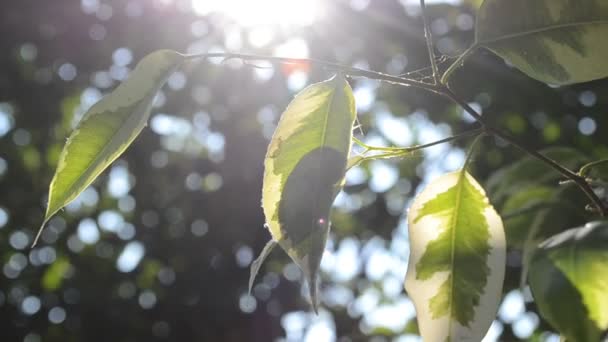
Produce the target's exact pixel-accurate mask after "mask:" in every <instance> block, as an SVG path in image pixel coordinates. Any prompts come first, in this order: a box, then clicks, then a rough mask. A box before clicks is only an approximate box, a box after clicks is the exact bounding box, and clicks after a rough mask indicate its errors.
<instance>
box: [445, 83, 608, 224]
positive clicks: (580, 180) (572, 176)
mask: <svg viewBox="0 0 608 342" xmlns="http://www.w3.org/2000/svg"><path fill="white" fill-rule="evenodd" d="M440 92H441V93H443V94H444V95H445V96H447V97H448V98H449V99H451V100H452V101H454V102H455V103H457V104H458V105H460V107H462V108H463V109H464V110H465V111H466V112H467V113H469V114H470V115H471V116H473V117H474V118H475V120H477V121H478V122H479V123H481V124H482V125H483V126H484V128H485V130H486V132H487V133H488V134H491V135H494V136H496V137H499V138H501V139H503V140H505V141H507V142H508V143H509V144H511V145H513V146H515V147H517V148H518V149H520V150H522V151H524V152H526V153H528V154H529V155H531V156H532V157H534V158H536V159H538V160H540V161H542V162H544V163H545V164H547V165H549V166H550V167H552V168H553V169H554V170H556V171H557V172H559V173H560V174H562V175H563V176H564V177H566V178H568V179H569V180H571V181H572V182H574V183H575V184H576V185H578V187H579V188H581V190H582V191H583V192H584V193H585V194H586V195H587V197H589V199H590V200H591V201H592V202H593V205H594V206H595V207H596V209H597V211H598V213H599V214H600V215H602V216H606V215H607V214H608V211H607V210H606V208H605V207H604V204H603V202H602V200H601V199H600V198H599V197H598V196H597V195H596V194H595V192H594V191H593V188H591V185H589V183H587V181H586V180H585V178H584V177H581V176H579V175H578V174H576V173H575V172H573V171H571V170H569V169H567V168H565V167H564V166H562V165H561V164H559V163H558V162H556V161H554V160H552V159H550V158H548V157H546V156H545V155H543V154H541V153H539V152H538V151H536V150H534V149H531V148H529V147H527V146H525V145H523V144H522V143H520V142H519V141H517V140H516V139H515V138H513V137H512V136H511V135H509V134H507V133H505V132H503V131H501V130H499V129H498V128H495V127H493V126H491V125H489V124H488V123H487V121H486V120H485V119H484V117H483V116H482V115H481V114H479V113H478V112H477V111H476V110H475V109H473V107H471V106H470V105H469V104H468V103H466V102H464V101H463V100H462V99H460V98H459V97H458V96H457V95H456V94H454V92H452V90H450V89H449V88H448V87H444V89H443V90H442V91H440Z"/></svg>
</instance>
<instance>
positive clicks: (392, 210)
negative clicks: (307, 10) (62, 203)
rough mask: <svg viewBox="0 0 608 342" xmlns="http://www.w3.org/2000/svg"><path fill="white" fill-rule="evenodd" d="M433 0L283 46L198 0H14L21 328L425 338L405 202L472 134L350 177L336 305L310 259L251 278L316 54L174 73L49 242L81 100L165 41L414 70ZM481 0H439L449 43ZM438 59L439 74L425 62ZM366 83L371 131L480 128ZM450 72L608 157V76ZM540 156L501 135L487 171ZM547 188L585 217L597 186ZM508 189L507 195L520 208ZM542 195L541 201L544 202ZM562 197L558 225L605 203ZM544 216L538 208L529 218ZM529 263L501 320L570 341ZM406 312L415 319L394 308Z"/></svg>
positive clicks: (335, 256)
mask: <svg viewBox="0 0 608 342" xmlns="http://www.w3.org/2000/svg"><path fill="white" fill-rule="evenodd" d="M416 3H417V1H411V2H409V1H402V2H398V1H393V0H376V1H354V0H353V1H350V2H349V1H346V0H340V1H326V2H324V9H325V15H324V16H323V18H322V19H319V20H318V21H317V22H316V23H315V24H314V25H311V26H304V27H300V28H291V29H289V30H285V31H280V32H278V33H277V34H275V35H274V37H273V38H272V41H271V42H269V43H268V44H267V45H266V46H263V47H255V46H252V45H251V44H250V43H249V42H248V39H247V34H248V33H247V31H246V30H240V31H239V29H238V27H236V26H235V25H234V24H232V23H230V22H229V21H228V20H226V19H222V18H221V17H219V16H211V17H200V16H196V15H195V14H193V12H192V11H190V10H189V4H190V3H189V1H179V0H172V1H171V0H169V1H160V0H154V1H143V0H130V1H127V0H104V1H92V0H83V1H82V2H80V3H79V2H78V1H73V0H72V1H68V0H55V1H52V2H51V1H35V0H21V1H3V2H2V4H1V5H0V51H2V52H1V53H0V268H1V272H0V340H2V341H28V342H33V341H155V340H170V341H268V340H274V339H277V338H287V339H289V340H297V339H303V338H304V337H308V339H309V340H312V341H315V340H318V341H320V340H323V339H322V338H320V337H318V338H315V337H314V336H315V335H314V334H316V333H319V331H325V332H327V331H330V332H333V335H334V337H335V338H336V339H339V340H340V341H351V340H352V341H357V340H368V339H372V338H374V339H375V340H377V341H384V340H393V339H395V340H397V341H410V340H416V339H415V334H416V327H415V322H414V321H415V320H412V319H411V318H412V317H413V313H412V308H411V303H409V301H408V299H407V297H406V296H405V294H403V290H402V284H401V281H402V280H403V278H404V276H405V273H404V272H405V269H404V268H403V266H404V265H406V264H407V254H408V250H407V234H406V229H405V225H404V218H405V208H406V207H407V203H408V201H409V200H410V199H411V198H412V196H413V195H414V194H415V192H416V189H417V187H418V185H419V184H420V183H421V182H423V181H425V180H428V179H429V178H432V177H433V176H435V175H437V174H438V173H439V172H442V171H443V170H451V169H455V168H458V167H459V166H460V164H459V163H461V161H462V156H463V146H465V145H464V144H465V143H466V141H462V142H459V143H458V144H462V145H455V146H451V147H449V148H448V146H445V147H444V148H439V149H436V150H434V151H435V152H434V153H418V154H416V155H414V156H412V157H411V158H406V159H403V160H400V161H395V162H381V163H371V164H366V165H364V166H363V167H362V168H359V169H357V170H356V171H355V175H354V176H349V177H350V178H349V182H348V184H347V186H346V188H345V191H344V194H343V195H341V199H339V203H338V206H337V208H336V210H335V212H334V218H333V222H334V225H333V229H334V231H333V233H332V237H331V241H330V244H329V246H328V253H327V254H326V258H327V259H328V260H329V261H327V264H326V267H324V270H325V272H324V274H323V278H324V281H323V284H322V289H323V295H322V299H323V306H324V310H322V313H321V315H320V316H319V317H315V316H313V315H311V314H310V313H309V311H310V308H309V306H308V303H307V301H306V299H305V298H303V297H302V296H301V295H300V293H301V291H300V290H301V287H300V279H299V274H298V272H297V270H294V267H293V265H292V264H289V260H288V258H287V257H286V256H285V255H284V254H283V253H281V252H274V253H273V254H272V256H271V257H270V259H269V261H268V262H267V264H266V266H265V267H264V268H263V270H262V272H261V276H260V277H259V280H258V285H257V286H256V288H255V290H254V296H253V297H250V296H247V294H246V286H247V278H248V276H249V271H248V265H249V263H250V261H251V260H252V257H254V256H255V255H256V254H257V253H258V252H259V251H260V250H261V249H262V247H263V245H264V244H265V243H266V241H267V240H268V239H269V234H268V233H267V232H266V231H265V230H264V229H263V222H264V219H263V215H262V210H261V208H260V192H261V179H262V172H263V158H264V153H265V149H266V145H267V143H268V139H269V136H270V134H271V133H272V129H273V127H274V126H273V125H274V124H275V123H276V120H277V118H278V115H279V114H280V111H281V109H282V108H284V106H285V105H286V104H287V103H288V101H289V100H290V98H291V97H292V96H293V94H294V91H295V90H296V88H298V87H299V86H300V85H298V84H297V83H301V81H299V80H301V79H302V77H303V75H305V74H304V73H303V72H306V73H307V74H308V77H307V80H308V82H309V83H310V82H312V81H318V80H322V79H324V78H327V77H329V76H330V75H331V73H330V72H328V71H327V70H323V69H321V68H317V67H315V66H310V67H309V66H297V67H296V68H290V67H276V68H275V69H273V70H274V71H269V70H267V69H256V68H254V67H252V66H247V65H242V64H239V63H235V61H228V62H226V63H224V64H218V63H215V64H214V63H203V64H200V65H199V66H196V67H189V68H187V69H185V70H184V73H182V74H180V75H178V76H175V77H174V78H173V79H172V81H171V82H170V85H169V87H165V90H164V92H163V94H164V96H162V98H164V99H165V101H160V102H159V105H158V106H157V107H155V109H154V110H153V114H152V119H151V125H150V127H151V128H152V129H146V130H144V132H143V133H142V134H141V136H140V137H139V138H138V139H137V140H136V142H135V143H134V144H133V146H131V147H130V148H129V149H128V151H127V153H126V154H125V155H124V156H123V157H121V159H120V160H119V161H118V162H117V163H116V164H115V166H114V167H112V168H111V171H108V172H105V173H104V174H103V175H102V176H101V177H100V179H99V180H98V181H97V182H96V183H95V185H94V187H93V188H91V189H90V190H87V192H86V193H85V194H84V195H83V196H81V198H80V199H79V200H77V201H76V202H77V203H76V204H74V205H72V206H70V207H68V209H66V210H64V211H62V212H61V213H60V214H59V215H58V216H57V217H56V218H55V219H53V220H51V222H50V224H49V225H48V227H47V230H46V232H45V233H44V235H43V238H42V242H41V243H40V245H39V246H37V247H36V248H34V249H32V250H30V249H29V244H30V243H31V241H32V238H33V236H34V234H35V232H36V230H37V229H38V227H39V224H40V222H41V221H42V217H43V210H44V203H45V198H46V193H47V187H48V184H49V182H50V179H51V177H52V174H53V172H54V168H55V166H56V163H57V156H58V153H59V151H60V149H61V146H62V144H63V142H64V141H65V137H67V135H68V134H69V132H70V130H71V129H72V127H73V126H72V123H73V120H74V115H75V114H76V115H78V114H82V112H83V110H84V109H86V108H87V106H90V104H91V102H92V101H94V100H95V99H98V98H99V95H101V94H103V93H106V92H107V91H109V90H110V89H112V88H113V87H114V86H115V85H116V84H117V80H120V79H121V78H122V77H124V74H125V72H126V70H127V69H125V68H132V67H133V66H134V62H136V61H137V60H139V59H140V58H141V57H143V56H144V55H145V54H147V53H149V52H151V51H153V50H155V49H159V48H172V49H176V50H179V51H187V50H189V49H190V50H193V49H194V50H200V51H205V50H208V49H218V48H222V47H225V46H226V45H227V46H226V48H228V49H234V48H235V47H237V48H238V49H239V50H240V51H245V52H254V53H259V54H271V53H272V52H273V48H274V47H275V46H280V45H282V44H284V43H285V42H289V41H291V42H292V43H293V39H294V38H293V37H298V42H297V43H299V44H301V42H302V41H304V42H306V43H307V46H308V50H309V53H308V55H309V56H310V57H315V58H320V59H327V60H337V61H339V62H341V63H344V64H353V65H357V66H362V67H366V68H370V69H373V70H377V71H383V72H391V73H402V72H407V71H411V70H417V69H419V68H424V67H427V66H428V62H427V56H426V48H425V45H424V40H423V33H422V25H421V18H420V17H419V15H418V14H419V11H418V10H417V7H416ZM475 9H476V7H475V5H474V4H472V2H467V3H464V4H456V5H453V4H435V5H430V6H429V13H430V16H431V23H432V27H433V29H434V31H435V38H436V43H437V47H438V50H439V51H440V53H441V55H444V56H455V55H457V54H458V52H460V51H462V50H463V49H464V48H466V47H467V46H468V44H470V43H471V42H472V40H473V31H472V28H473V23H474V13H475ZM235 40H236V41H237V43H234V42H235ZM131 56H132V60H133V61H131V62H130V63H129V59H131V58H129V57H131ZM296 57H297V56H296ZM448 60H450V59H448ZM125 63H127V64H126V65H125ZM441 66H442V67H443V68H445V67H446V66H447V63H442V64H441ZM264 74H267V75H266V76H268V75H271V76H270V77H266V76H264ZM260 75H261V76H260ZM424 75H428V70H425V71H423V72H422V73H414V74H411V75H410V76H413V77H423V76H424ZM184 81H185V84H184ZM288 84H290V85H291V87H288V86H287V85H288ZM294 84H295V85H294ZM352 84H353V86H354V88H355V91H356V92H355V93H356V95H357V100H358V101H359V102H360V116H359V118H360V121H361V125H362V127H361V130H362V131H363V132H365V133H366V134H367V135H368V137H370V136H371V137H373V139H371V141H372V142H380V143H382V142H384V143H405V144H408V145H409V144H414V143H416V142H429V141H431V140H434V139H435V138H440V137H443V136H447V135H449V134H450V132H453V133H457V132H460V131H462V130H465V129H467V128H470V127H474V126H475V124H474V123H473V122H472V121H471V120H470V118H468V117H466V115H464V114H463V113H462V110H460V109H458V108H457V107H455V106H454V105H452V104H451V103H449V102H448V101H447V100H445V99H442V98H438V97H437V96H436V95H433V94H429V93H426V92H423V91H421V90H417V89H411V88H403V87H397V86H394V85H386V84H382V85H381V86H380V87H378V86H379V84H377V83H376V82H370V81H366V80H360V79H353V80H352ZM451 84H452V86H453V87H454V88H455V89H456V92H457V93H458V94H459V95H460V96H462V97H463V98H466V99H467V101H469V102H471V103H474V104H475V106H477V107H478V108H481V109H482V110H483V114H484V115H485V116H487V117H488V118H489V120H490V121H491V122H493V123H494V124H496V125H498V126H501V127H503V128H505V129H507V130H509V131H510V132H511V133H513V134H514V135H515V136H517V137H518V139H520V140H521V141H524V142H525V143H526V144H528V145H529V146H532V147H534V148H544V147H547V146H554V145H561V146H569V147H572V148H574V149H576V150H578V151H579V152H576V153H575V154H576V155H577V156H578V157H580V160H579V159H576V158H575V159H576V160H574V161H572V164H574V165H573V166H580V164H581V163H582V161H584V160H585V158H586V157H588V158H592V159H598V158H601V157H606V155H608V148H607V145H606V144H607V143H608V140H607V138H606V137H607V136H608V135H607V132H606V119H605V118H606V115H605V113H604V112H605V111H606V110H607V108H608V102H607V101H608V97H606V96H605V94H606V89H607V87H608V83H606V82H605V81H598V82H593V83H587V84H582V85H577V86H573V87H565V88H559V89H553V88H550V87H548V86H546V85H543V84H540V83H538V82H536V81H533V80H530V79H528V78H527V77H525V76H524V75H522V74H521V73H519V72H518V71H516V70H514V69H512V68H510V67H509V66H508V65H506V64H505V63H504V62H503V61H502V60H500V59H498V58H497V57H495V56H493V55H492V54H490V53H489V52H485V51H482V52H480V53H477V54H476V55H475V56H474V57H473V58H472V59H471V61H470V62H468V63H467V64H466V66H465V68H464V69H462V70H461V71H459V72H458V73H457V75H456V76H455V78H454V79H453V80H452V82H451ZM361 103H363V105H361ZM159 114H160V115H159ZM583 155H584V156H586V157H582V156H583ZM522 157H523V154H522V153H521V152H520V151H518V150H516V149H514V148H512V147H509V146H507V145H506V144H505V143H504V142H501V141H495V140H494V139H492V138H486V139H485V140H484V144H482V145H481V147H480V151H479V152H478V154H477V156H476V158H475V163H474V165H473V168H474V172H475V174H476V176H477V178H478V179H480V180H486V179H488V177H489V176H490V175H491V174H492V173H494V172H495V171H497V170H500V169H501V168H504V167H506V166H510V165H512V164H513V162H514V161H515V160H517V159H520V158H522ZM551 172H552V171H550V170H549V169H546V168H543V167H540V168H530V169H529V170H524V173H523V177H519V179H518V180H519V182H514V184H508V188H509V192H508V195H507V196H506V197H505V198H507V199H508V198H510V197H512V196H513V195H514V194H517V193H520V192H523V191H526V190H529V186H530V184H528V183H529V181H534V180H537V179H538V180H541V179H546V177H545V176H546V175H547V174H549V175H550V173H551ZM397 175H398V176H399V177H400V179H399V180H397V179H396V178H395V176H397ZM543 177H545V178H543ZM549 178H550V179H548V180H547V182H546V183H545V184H544V185H546V186H548V187H549V189H556V188H559V186H558V185H557V181H558V180H559V177H558V176H557V175H554V177H549ZM499 179H500V178H499ZM526 182H528V183H526ZM493 196H494V194H493V193H491V192H490V197H493ZM548 196H549V197H552V198H549V199H550V200H551V201H549V200H547V198H544V199H543V201H546V202H547V203H548V202H551V203H554V202H558V203H562V202H564V201H571V202H574V203H575V207H576V208H577V209H576V210H578V211H577V212H578V213H580V212H581V210H580V209H581V208H582V207H583V206H584V204H585V199H584V198H581V199H579V198H578V197H579V193H578V192H577V191H576V190H574V191H572V194H570V193H568V195H567V196H566V195H564V194H563V193H562V195H561V197H557V196H558V195H557V194H554V193H550V194H549V195H548ZM524 197H525V196H524ZM566 197H567V198H566ZM505 198H503V199H496V201H497V202H498V203H495V204H496V205H497V207H498V208H499V209H501V211H502V206H503V204H504V201H505ZM541 202H542V201H541ZM562 204H563V203H562ZM514 206H515V209H521V208H519V207H518V206H517V205H514ZM532 209H533V210H532V211H531V212H529V213H526V215H532V216H534V215H536V214H538V213H539V211H538V209H534V208H532ZM553 209H555V207H553ZM554 211H556V213H551V214H550V216H551V215H552V217H554V218H553V220H551V222H550V223H548V224H547V225H550V227H549V230H552V231H559V230H563V229H566V228H570V227H572V226H573V225H575V224H579V223H582V222H584V220H585V218H586V215H587V214H585V213H584V212H582V213H580V214H579V215H578V216H572V215H566V218H568V220H565V219H563V218H560V217H559V216H556V215H558V214H559V210H554ZM502 214H507V213H505V212H504V211H503V212H502ZM532 216H523V223H521V222H519V221H518V223H519V224H520V225H523V231H524V232H525V231H526V229H527V226H526V224H527V223H526V222H528V221H526V219H529V218H530V217H532ZM534 217H535V216H534ZM509 219H510V218H507V228H509V227H511V225H510V223H509ZM518 219H522V216H520V217H518ZM520 221H521V220H520ZM566 222H568V223H567V224H568V225H566ZM516 228H517V227H516ZM524 235H525V234H524ZM142 250H143V251H145V252H144V255H143V258H142V259H141V260H137V259H138V258H137V254H138V252H140V251H142ZM140 254H141V253H140ZM121 257H122V258H123V260H122V261H120V259H121ZM129 258H131V260H127V259H129ZM520 261H521V252H520V250H519V249H518V248H515V247H513V248H512V249H511V252H510V254H509V265H508V269H507V272H508V274H507V280H506V285H505V287H506V288H505V293H509V295H510V296H511V297H512V298H511V299H510V300H507V301H506V303H509V304H508V305H507V304H505V307H503V308H501V314H500V315H499V318H500V319H499V321H497V323H496V325H495V326H494V328H493V329H494V330H493V331H494V334H495V336H496V338H498V339H500V340H504V341H509V340H518V339H534V340H542V339H543V338H555V336H554V335H548V334H546V333H544V332H545V331H548V330H550V328H549V327H548V326H547V325H546V324H545V323H543V322H542V321H540V320H539V317H538V316H537V314H536V313H535V307H534V304H533V303H532V302H531V301H530V300H529V296H526V295H525V293H524V295H522V294H521V293H520V292H518V291H514V292H513V291H511V290H513V289H514V288H516V287H517V283H518V281H519V276H520ZM121 265H122V266H121ZM125 265H127V266H125ZM131 268H132V269H131ZM378 269H382V271H378ZM514 298H515V299H514ZM522 298H524V299H527V300H526V302H525V305H526V307H525V308H523V307H522V305H523V304H524V301H523V300H522ZM400 308H401V309H400ZM403 308H404V309H403ZM400 310H401V311H400ZM400 315H402V316H400ZM397 316H400V317H401V318H400V319H398V320H397V323H387V322H386V321H385V320H384V319H387V318H388V321H391V322H394V320H393V319H394V318H395V317H397ZM385 323H386V324H385ZM298 326H301V327H300V328H298ZM323 327H330V328H329V330H328V329H325V330H324V329H323ZM300 330H301V331H300ZM316 336H318V335H316ZM330 336H331V334H330ZM330 339H331V338H330Z"/></svg>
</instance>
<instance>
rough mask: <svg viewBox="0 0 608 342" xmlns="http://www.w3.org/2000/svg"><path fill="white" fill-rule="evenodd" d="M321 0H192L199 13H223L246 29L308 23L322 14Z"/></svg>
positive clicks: (304, 24)
mask: <svg viewBox="0 0 608 342" xmlns="http://www.w3.org/2000/svg"><path fill="white" fill-rule="evenodd" d="M319 1H320V0H192V9H193V10H194V12H195V13H196V14H198V15H200V16H206V15H209V14H222V15H224V16H226V17H228V18H230V19H232V20H234V21H235V22H236V23H238V24H239V25H241V26H242V27H245V28H254V27H260V26H273V27H275V28H280V27H282V28H286V27H298V26H307V25H311V24H313V23H314V22H315V20H316V19H317V18H318V17H319V15H320V10H321V8H320V4H319Z"/></svg>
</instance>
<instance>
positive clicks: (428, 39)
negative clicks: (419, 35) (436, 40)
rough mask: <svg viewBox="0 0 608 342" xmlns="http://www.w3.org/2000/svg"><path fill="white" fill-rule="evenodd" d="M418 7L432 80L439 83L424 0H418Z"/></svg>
mask: <svg viewBox="0 0 608 342" xmlns="http://www.w3.org/2000/svg"><path fill="white" fill-rule="evenodd" d="M420 8H421V11H422V22H423V24H424V38H425V39H426V48H427V49H428V50H429V58H430V59H431V68H432V69H433V82H434V84H439V82H440V77H439V71H438V69H437V63H436V62H435V49H434V47H433V34H432V32H431V28H430V27H429V22H428V19H427V17H426V16H427V13H426V5H425V3H424V0H420Z"/></svg>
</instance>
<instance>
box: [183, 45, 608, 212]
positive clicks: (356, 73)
mask: <svg viewBox="0 0 608 342" xmlns="http://www.w3.org/2000/svg"><path fill="white" fill-rule="evenodd" d="M474 47H475V46H473V47H472V48H471V49H469V50H467V52H465V53H464V54H463V55H462V56H461V57H460V58H459V60H458V61H456V62H455V63H454V64H453V65H452V67H450V69H453V70H455V68H456V67H457V65H458V63H461V62H460V61H462V60H464V58H465V57H466V56H467V55H468V54H470V52H472V51H473V48H474ZM186 58H187V59H189V60H196V59H208V58H225V59H232V58H236V59H241V60H265V61H269V62H273V63H288V64H289V63H290V64H301V63H310V64H316V65H319V66H322V67H325V68H327V69H330V70H333V71H337V72H341V73H343V74H345V75H347V76H352V77H364V78H367V79H372V80H378V81H383V82H387V83H391V84H396V85H401V86H406V87H410V86H412V87H417V88H421V89H425V90H428V91H430V92H433V93H436V94H440V95H443V96H445V97H447V98H449V99H450V100H451V101H453V102H454V103H456V104H458V105H459V106H460V107H462V108H463V109H464V110H465V111H466V112H467V113H469V114H470V115H471V116H473V117H474V118H475V120H477V121H478V122H479V123H480V124H481V125H482V126H483V129H484V130H485V132H486V133H488V134H490V135H494V136H497V137H499V138H501V139H503V140H505V141H507V142H508V143H510V144H511V145H513V146H515V147H517V148H518V149H520V150H522V151H524V152H526V153H527V154H529V155H531V156H532V157H534V158H536V159H538V160H540V161H542V162H543V163H545V164H547V165H548V166H550V167H551V168H553V169H554V170H556V171H557V172H559V173H560V174H562V175H563V176H564V177H566V178H567V179H569V180H570V181H572V182H574V183H575V184H576V185H578V187H579V188H581V190H582V191H583V192H584V193H585V194H586V195H587V197H589V199H590V200H591V202H592V203H593V205H594V206H595V209H596V211H597V212H598V213H599V214H600V215H601V216H603V217H605V216H608V209H606V208H605V207H604V204H603V202H602V200H601V199H600V198H599V197H598V196H597V195H596V194H595V192H594V191H593V189H592V188H591V185H590V184H589V183H588V182H587V181H586V179H585V178H584V177H582V176H580V175H578V174H577V173H575V172H573V171H571V170H569V169H567V168H565V167H563V166H562V165H561V164H559V163H557V162H555V161H554V160H552V159H549V158H547V157H545V156H544V155H542V154H541V153H539V152H537V151H535V150H534V149H532V148H529V147H527V146H525V145H524V144H522V143H520V142H518V141H517V140H516V139H515V138H513V137H511V136H510V135H509V134H507V133H505V132H503V131H501V130H499V129H498V128H495V127H493V126H491V125H489V124H488V123H487V121H486V120H485V119H484V118H483V116H482V115H481V114H479V113H478V112H477V111H475V109H473V108H472V107H471V106H469V105H468V104H467V103H466V102H464V101H463V100H462V99H460V98H459V97H458V96H457V95H456V94H454V92H452V90H450V89H449V87H448V86H446V85H444V84H441V83H440V84H428V83H424V82H420V81H416V80H412V79H408V78H403V77H399V76H393V75H389V74H385V73H381V72H377V71H370V70H363V69H359V68H353V67H349V66H346V65H342V64H338V63H333V62H327V61H323V60H318V59H312V58H283V57H274V56H259V55H250V54H241V53H229V52H217V53H203V54H193V55H186ZM432 60H434V59H432ZM453 70H452V71H450V70H449V69H448V72H449V73H451V72H453ZM448 72H446V75H444V77H443V79H447V78H446V76H449V73H448ZM446 139H447V141H449V140H450V139H452V137H450V138H446ZM446 139H443V140H446ZM443 140H440V141H438V142H434V143H431V144H427V145H420V146H415V147H412V148H410V149H413V150H410V151H408V152H392V153H391V152H389V153H387V154H386V155H387V156H388V155H391V156H393V155H394V156H399V155H403V154H405V153H409V152H411V151H415V150H417V149H421V148H424V147H428V145H430V146H432V145H435V144H439V143H443V142H446V141H443Z"/></svg>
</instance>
